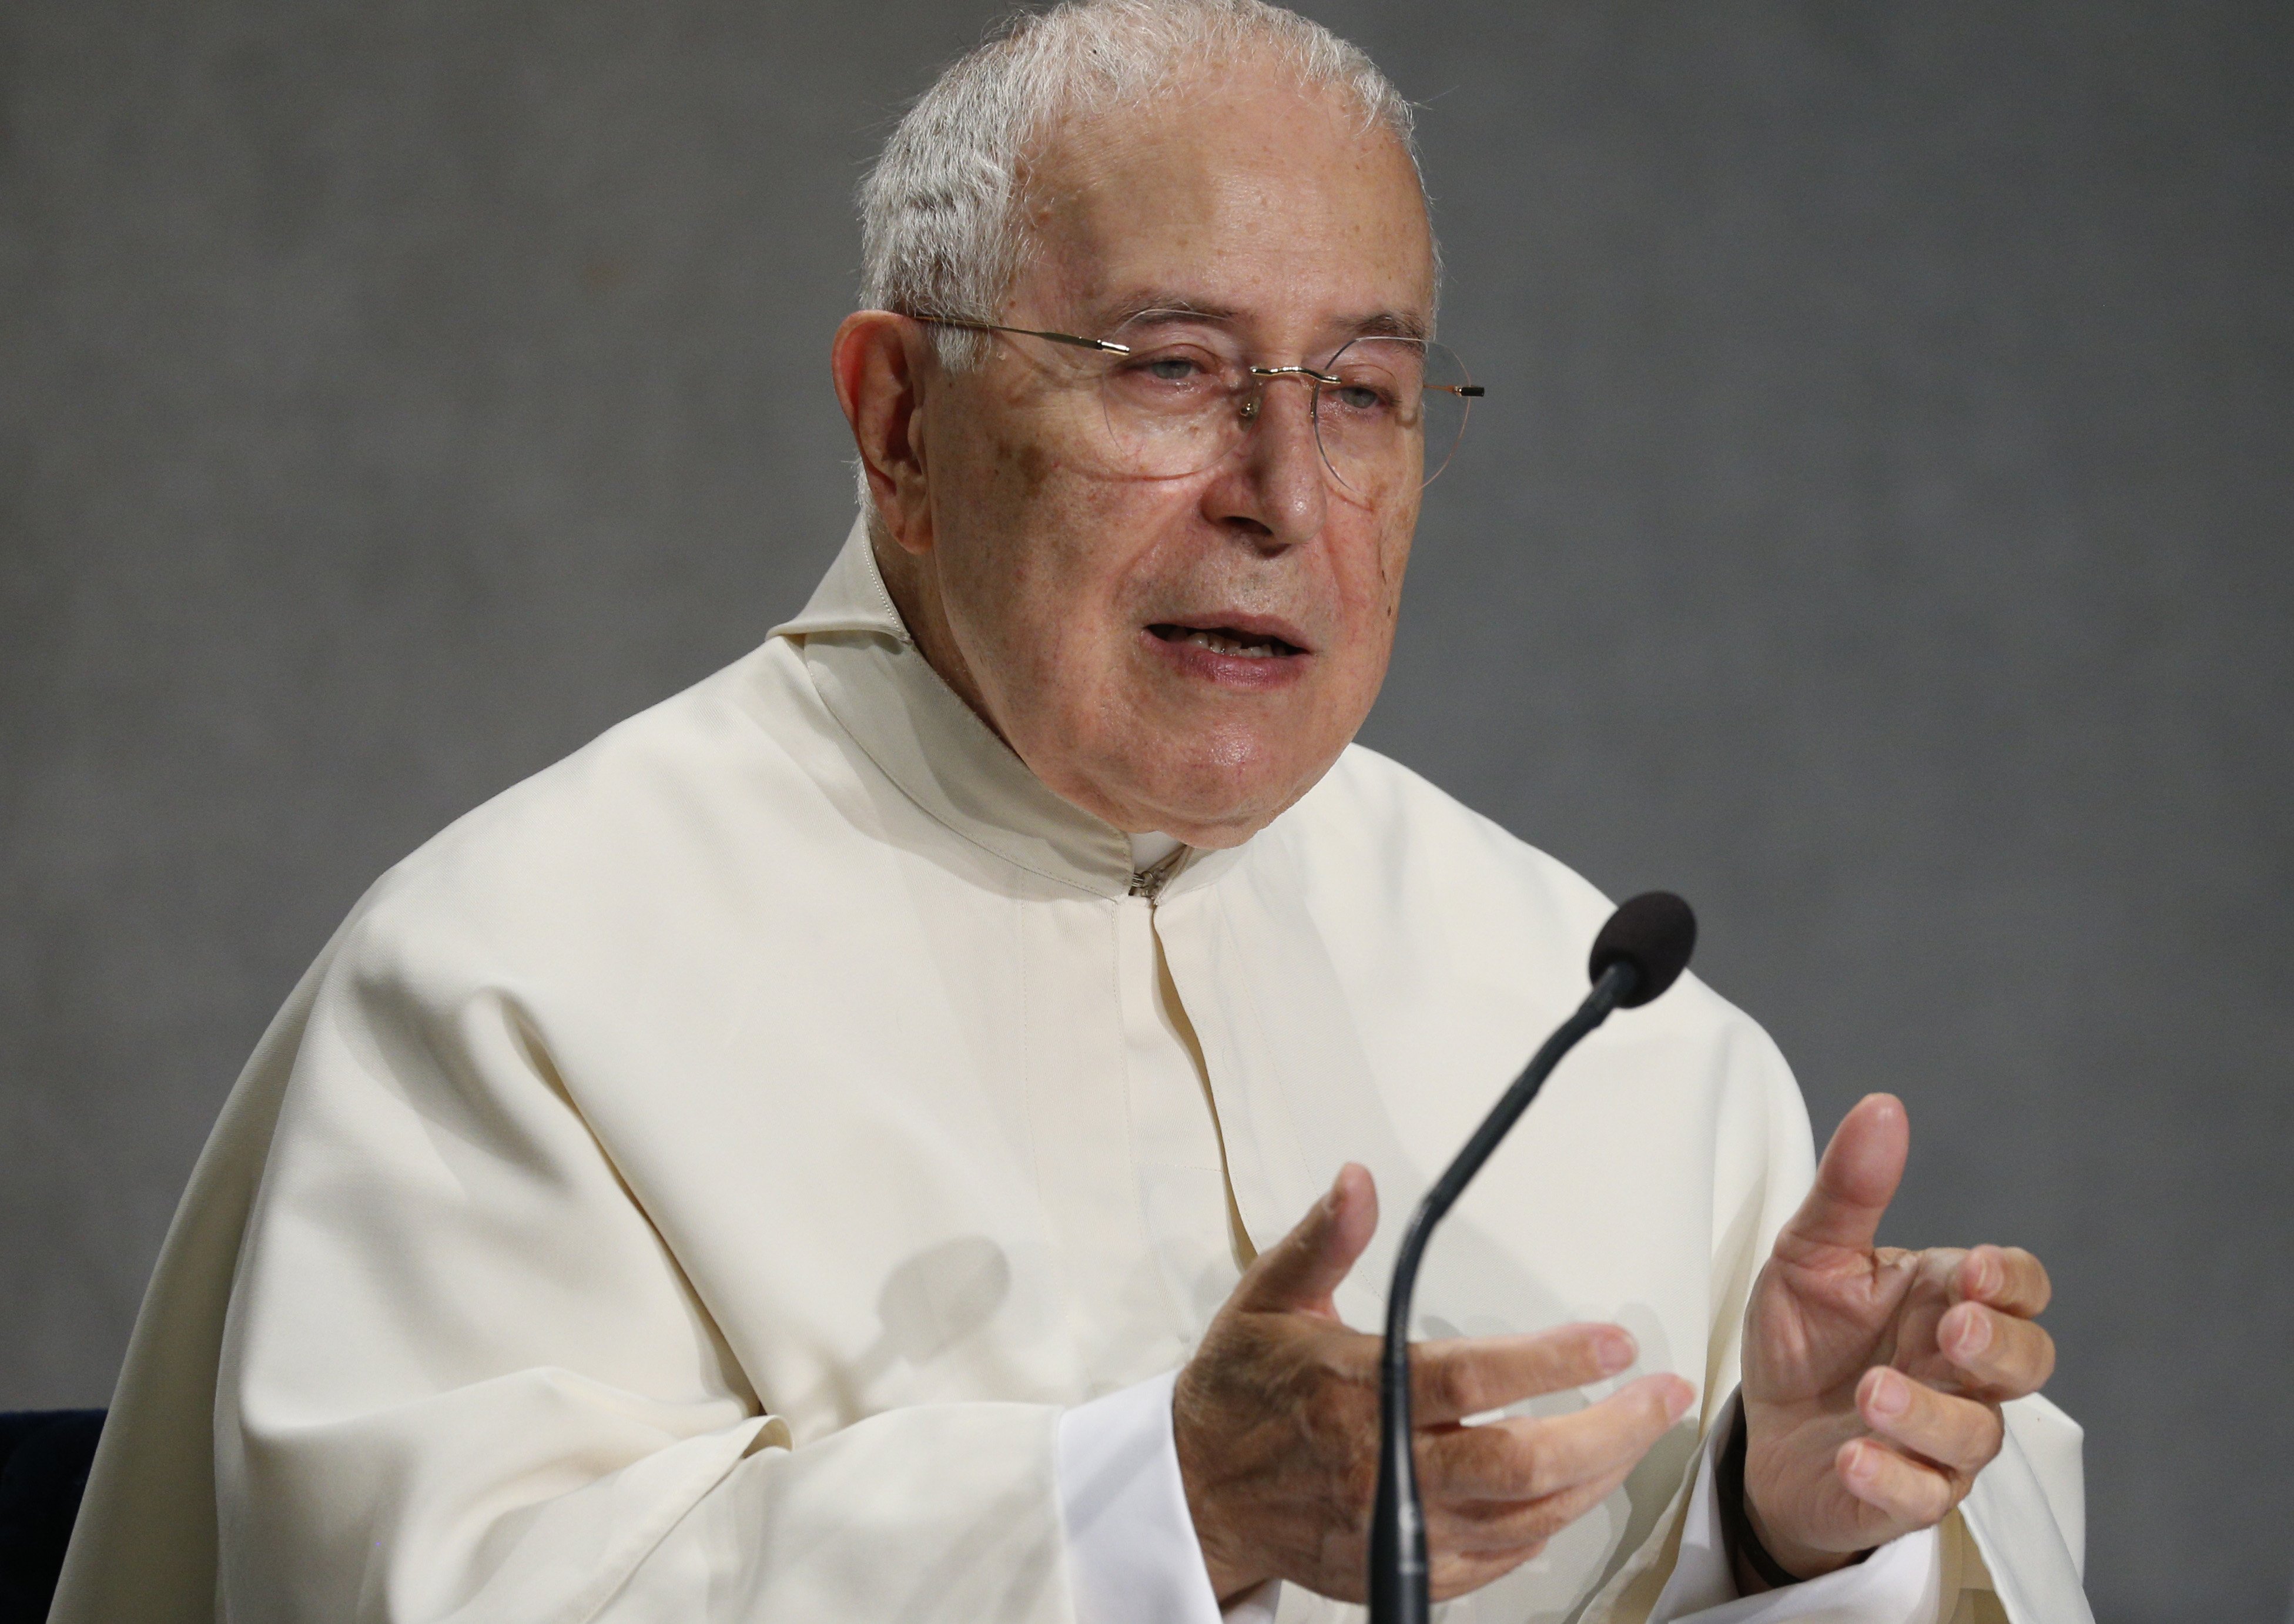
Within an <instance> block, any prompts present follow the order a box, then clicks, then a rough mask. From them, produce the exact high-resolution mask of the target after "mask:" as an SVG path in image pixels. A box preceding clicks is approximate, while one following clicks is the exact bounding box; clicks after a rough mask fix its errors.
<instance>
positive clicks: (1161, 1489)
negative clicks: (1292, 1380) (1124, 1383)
mask: <svg viewBox="0 0 2294 1624" xmlns="http://www.w3.org/2000/svg"><path fill="white" fill-rule="evenodd" d="M1178 1379H1179V1373H1178V1372H1177V1371H1175V1370H1171V1371H1167V1372H1165V1373H1164V1374H1163V1375H1161V1376H1155V1377H1153V1378H1152V1379H1151V1380H1149V1381H1144V1382H1141V1383H1139V1384H1137V1385H1136V1386H1132V1387H1126V1388H1124V1389H1123V1390H1122V1391H1121V1392H1119V1393H1109V1394H1108V1395H1107V1396H1106V1397H1105V1398H1103V1399H1094V1400H1093V1401H1091V1402H1090V1403H1088V1404H1079V1405H1078V1406H1077V1407H1076V1408H1075V1409H1070V1410H1069V1411H1068V1412H1067V1413H1066V1414H1065V1415H1062V1417H1060V1442H1059V1482H1060V1515H1061V1518H1062V1521H1063V1522H1064V1523H1065V1524H1066V1527H1067V1539H1068V1572H1069V1574H1070V1578H1071V1579H1073V1581H1074V1584H1075V1604H1076V1617H1077V1618H1078V1620H1081V1624H1222V1619H1224V1624H1273V1620H1274V1602H1275V1597H1276V1596H1277V1595H1278V1594H1279V1593H1280V1591H1281V1585H1280V1584H1279V1583H1268V1584H1265V1585H1262V1586H1260V1587H1258V1588H1257V1589H1256V1590H1253V1591H1252V1592H1250V1593H1249V1595H1248V1596H1242V1597H1241V1598H1239V1599H1238V1600H1237V1601H1236V1602H1235V1604H1234V1605H1233V1606H1232V1608H1230V1609H1228V1610H1227V1611H1226V1612H1225V1613H1224V1615H1222V1614H1221V1612H1220V1611H1219V1604H1218V1597H1217V1596H1215V1595H1213V1594H1212V1592H1211V1579H1210V1574H1209V1572H1208V1571H1207V1570H1206V1569H1205V1568H1204V1566H1203V1547H1202V1546H1201V1545H1200V1543H1199V1542H1198V1541H1197V1539H1195V1521H1194V1518H1193V1516H1192V1514H1189V1512H1188V1510H1187V1489H1186V1484H1185V1483H1184V1482H1182V1481H1181V1479H1180V1477H1179V1451H1178V1449H1177V1447H1176V1446H1175V1444H1174V1443H1173V1441H1172V1438H1171V1389H1172V1387H1173V1385H1174V1384H1175V1383H1176V1382H1177V1381H1178Z"/></svg>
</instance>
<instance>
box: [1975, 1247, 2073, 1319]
mask: <svg viewBox="0 0 2294 1624" xmlns="http://www.w3.org/2000/svg"><path fill="white" fill-rule="evenodd" d="M1952 1290H1953V1295H1956V1296H1958V1297H1961V1298H1964V1299H1965V1300H1966V1301H1968V1302H1971V1303H1989V1305H1990V1306H1991V1307H1993V1308H1996V1309H1998V1310H1999V1311H2001V1312H2003V1313H2009V1314H2014V1315H2016V1316H2018V1317H2020V1318H2021V1319H2025V1320H2032V1319H2036V1318H2038V1316H2039V1315H2040V1314H2042V1313H2045V1312H2046V1307H2047V1300H2048V1298H2050V1297H2051V1296H2053V1295H2054V1286H2053V1284H2052V1283H2051V1282H2050V1281H2049V1280H2048V1279H2047V1270H2046V1264H2044V1263H2040V1262H2039V1260H2038V1258H2036V1257H2034V1256H2032V1255H2030V1253H2029V1252H2026V1251H2024V1250H2023V1248H2022V1247H2021V1246H1977V1247H1975V1248H1974V1249H1973V1251H1971V1252H1969V1253H1968V1255H1966V1256H1965V1257H1964V1258H1962V1259H1961V1260H1960V1264H1959V1269H1958V1271H1957V1274H1956V1277H1955V1278H1954V1279H1953V1281H1952Z"/></svg>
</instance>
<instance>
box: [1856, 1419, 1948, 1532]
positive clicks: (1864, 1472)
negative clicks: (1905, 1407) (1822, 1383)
mask: <svg viewBox="0 0 2294 1624" xmlns="http://www.w3.org/2000/svg"><path fill="white" fill-rule="evenodd" d="M1833 1464H1834V1468H1835V1469H1836V1470H1837V1471H1838V1472H1839V1474H1840V1481H1841V1482H1843V1483H1844V1484H1846V1485H1847V1487H1848V1492H1849V1493H1851V1494H1852V1495H1854V1496H1855V1497H1856V1498H1858V1499H1859V1500H1861V1501H1863V1502H1864V1503H1865V1504H1866V1505H1867V1506H1871V1507H1873V1508H1874V1509H1875V1510H1876V1511H1879V1512H1881V1513H1882V1514H1884V1515H1886V1516H1887V1517H1888V1518H1889V1519H1890V1520H1891V1521H1892V1522H1893V1523H1896V1525H1897V1526H1898V1527H1899V1528H1908V1529H1909V1528H1930V1527H1932V1526H1934V1525H1935V1524H1936V1523H1940V1522H1942V1521H1943V1519H1944V1514H1946V1513H1947V1512H1948V1511H1949V1510H1950V1509H1951V1508H1952V1506H1954V1505H1955V1504H1956V1502H1957V1500H1958V1498H1959V1494H1958V1490H1957V1489H1956V1487H1955V1485H1954V1484H1953V1482H1952V1481H1951V1479H1950V1478H1948V1477H1947V1476H1946V1475H1945V1474H1943V1473H1941V1472H1940V1471H1938V1470H1937V1469H1936V1468H1935V1467H1933V1466H1922V1465H1921V1464H1919V1463H1918V1462H1916V1461H1911V1460H1907V1459H1905V1458H1904V1457H1903V1456H1901V1455H1899V1454H1898V1453H1897V1452H1896V1451H1895V1450H1893V1449H1890V1448H1889V1447H1888V1446H1887V1445H1886V1444H1884V1443H1882V1442H1880V1441H1878V1440H1877V1439H1875V1438H1858V1439H1854V1440H1852V1441H1850V1442H1847V1443H1843V1444H1842V1445H1841V1446H1840V1453H1839V1454H1838V1455H1836V1456H1834V1458H1833Z"/></svg>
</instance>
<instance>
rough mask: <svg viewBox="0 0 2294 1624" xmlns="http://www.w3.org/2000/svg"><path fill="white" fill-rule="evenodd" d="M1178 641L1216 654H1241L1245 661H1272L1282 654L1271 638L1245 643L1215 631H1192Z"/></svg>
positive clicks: (1185, 633) (1182, 634)
mask: <svg viewBox="0 0 2294 1624" xmlns="http://www.w3.org/2000/svg"><path fill="white" fill-rule="evenodd" d="M1178 640H1179V641H1180V642H1182V643H1192V644H1195V645H1196V646H1199V647H1202V648H1208V649H1209V650H1210V651H1211V652H1212V653H1213V654H1239V655H1241V657H1242V658H1243V659H1245V660H1272V659H1273V658H1274V656H1275V655H1276V654H1279V653H1281V648H1280V647H1279V646H1277V645H1276V644H1275V643H1274V642H1273V640H1272V639H1271V638H1270V639H1268V640H1267V641H1265V642H1254V643H1243V642H1239V641H1237V640H1236V639H1235V638H1233V637H1221V636H1220V635H1219V634H1218V633H1217V632H1215V631H1196V630H1194V629H1188V630H1185V631H1182V632H1181V633H1180V634H1179V639H1178Z"/></svg>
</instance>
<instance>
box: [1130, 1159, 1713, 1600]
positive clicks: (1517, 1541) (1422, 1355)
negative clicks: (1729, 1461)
mask: <svg viewBox="0 0 2294 1624" xmlns="http://www.w3.org/2000/svg"><path fill="white" fill-rule="evenodd" d="M1377 1228H1378V1193H1377V1191H1376V1190H1375V1189H1373V1188H1372V1186H1371V1176H1370V1173H1369V1172H1368V1171H1367V1170H1366V1169H1364V1168H1363V1167H1360V1166H1357V1165H1354V1164H1353V1163H1348V1164H1347V1165H1346V1166H1345V1167H1344V1168H1343V1169H1341V1170H1340V1171H1339V1173H1338V1180H1337V1181H1336V1182H1335V1183H1333V1184H1332V1185H1331V1186H1330V1193H1329V1194H1328V1195H1326V1196H1324V1197H1323V1198H1322V1199H1321V1200H1320V1201H1318V1202H1316V1203H1315V1204H1314V1208H1313V1209H1312V1210H1311V1211H1309V1212H1308V1213H1307V1214H1306V1216H1305V1217H1304V1218H1302V1219H1300V1220H1299V1221H1298V1226H1297V1228H1296V1229H1294V1230H1291V1231H1290V1233H1289V1234H1288V1235H1286V1236H1284V1237H1283V1238H1282V1240H1281V1243H1280V1244H1279V1245H1277V1246H1273V1247H1272V1248H1271V1249H1269V1250H1268V1251H1266V1252H1265V1253H1262V1254H1261V1255H1259V1258H1258V1261H1257V1262H1256V1263H1253V1264H1252V1265H1251V1266H1250V1269H1249V1271H1248V1272H1247V1273H1245V1274H1244V1275H1243V1277H1242V1279H1241V1281H1240V1282H1239V1283H1238V1284H1237V1285H1236V1287H1235V1288H1234V1294H1233V1295H1232V1296H1230V1297H1229V1298H1228V1299H1227V1301H1226V1305H1225V1306H1224V1308H1222V1309H1220V1311H1219V1313H1218V1317H1217V1318H1216V1320H1212V1321H1211V1327H1210V1329H1209V1331H1208V1333H1206V1334H1205V1336H1204V1337H1203V1342H1202V1345H1201V1346H1200V1348H1198V1349H1197V1350H1196V1351H1195V1356H1194V1357H1193V1358H1192V1359H1191V1360H1188V1361H1187V1365H1186V1368H1184V1370H1182V1371H1180V1373H1179V1382H1178V1387H1177V1391H1176V1393H1175V1395H1174V1398H1173V1401H1172V1424H1173V1431H1174V1434H1175V1439H1176V1441H1177V1445H1178V1455H1179V1472H1180V1475H1181V1477H1182V1478H1183V1479H1184V1482H1185V1483H1186V1489H1187V1508H1188V1510H1189V1511H1190V1512H1191V1513H1192V1514H1193V1517H1194V1523H1195V1533H1196V1536H1197V1538H1198V1539H1199V1540H1200V1543H1201V1545H1202V1550H1203V1559H1204V1562H1205V1563H1206V1564H1207V1565H1208V1567H1209V1570H1210V1576H1211V1585H1212V1588H1213V1589H1214V1590H1215V1591H1216V1593H1217V1595H1218V1596H1219V1598H1220V1600H1221V1601H1222V1602H1224V1601H1228V1600H1231V1599H1232V1598H1233V1597H1234V1596H1240V1595H1241V1594H1242V1593H1244V1592H1245V1591H1247V1590H1249V1589H1251V1588H1253V1587H1256V1586H1257V1585H1259V1584H1261V1583H1263V1582H1264V1581H1265V1580H1267V1579H1287V1580H1289V1581H1291V1582H1293V1583H1296V1584H1300V1585H1304V1586H1305V1587H1306V1588H1308V1589H1309V1590H1313V1591H1315V1592H1318V1593H1319V1594H1321V1595H1323V1596H1333V1597H1336V1598H1338V1599H1339V1600H1341V1601H1360V1600H1362V1599H1363V1593H1364V1591H1365V1589H1366V1587H1367V1580H1368V1572H1367V1564H1368V1562H1369V1545H1368V1532H1369V1529H1370V1508H1371V1498H1372V1496H1373V1494H1374V1492H1375V1490H1376V1487H1377V1482H1378V1376H1379V1338H1377V1337H1376V1336H1365V1335H1363V1333H1361V1332H1359V1331H1352V1330H1348V1329H1347V1328H1346V1326H1345V1325H1344V1324H1343V1323H1342V1322H1341V1321H1340V1320H1339V1319H1338V1310H1337V1308H1336V1307H1335V1306H1334V1305H1333V1303H1332V1302H1331V1294H1332V1293H1333V1292H1334V1291H1335V1290H1337V1288H1338V1282H1339V1281H1341V1280H1343V1279H1346V1272H1347V1271H1348V1270H1350V1269H1352V1268H1353V1267H1354V1260H1355V1259H1356V1258H1358V1257H1360V1256H1361V1255H1362V1252H1363V1247H1364V1246H1368V1245H1369V1244H1370V1238H1371V1234H1372V1233H1373V1232H1374V1231H1375V1230H1377ZM1634 1356H1635V1350H1634V1346H1633V1339H1632V1337H1631V1335H1630V1334H1629V1333H1627V1332H1626V1331H1625V1330H1624V1329H1623V1328H1622V1327H1620V1326H1614V1325H1572V1326H1564V1327H1563V1328H1560V1329H1559V1330H1555V1331H1548V1332H1546V1333H1544V1334H1543V1335H1542V1336H1476V1337H1460V1338H1458V1339H1456V1340H1452V1341H1445V1342H1423V1343H1419V1344H1414V1346H1413V1348H1412V1351H1411V1377H1412V1380H1411V1393H1412V1406H1413V1409H1414V1412H1415V1413H1414V1415H1413V1417H1412V1419H1413V1420H1414V1422H1415V1424H1416V1433H1415V1438H1414V1442H1415V1444H1416V1449H1417V1458H1418V1482H1419V1490H1420V1495H1421V1496H1422V1497H1423V1498H1424V1501H1425V1506H1426V1546H1427V1559H1428V1566H1429V1568H1430V1570H1431V1579H1432V1588H1433V1593H1434V1596H1435V1597H1436V1599H1437V1600H1439V1599H1441V1598H1444V1597H1446V1596H1459V1595H1462V1594H1464V1593H1465V1592H1467V1591H1468V1590H1474V1589H1478V1588H1479V1587H1482V1586H1483V1585H1485V1584H1488V1583H1489V1582H1490V1581H1491V1580H1492V1579H1496V1578H1498V1577H1500V1576H1501V1575H1502V1574H1505V1573H1507V1572H1509V1571H1512V1570H1513V1569H1514V1568H1516V1567H1517V1566H1519V1565H1520V1564H1521V1563H1525V1562H1527V1561H1528V1560H1529V1559H1530V1558H1531V1557H1533V1556H1534V1555H1537V1553H1538V1552H1539V1551H1541V1550H1542V1549H1543V1548H1544V1546H1545V1542H1546V1541H1547V1540H1548V1539H1551V1538H1552V1537H1553V1536H1554V1535H1555V1534H1556V1533H1557V1532H1558V1531H1560V1530H1561V1529H1563V1528H1565V1527H1566V1526H1567V1525H1568V1524H1569V1523H1572V1522H1574V1520H1575V1519H1576V1518H1578V1517H1579V1516H1581V1515H1582V1514H1584V1513H1585V1512H1586V1511H1588V1510H1590V1509H1591V1508H1592V1507H1593V1506H1597V1505H1598V1504H1599V1503H1600V1502H1601V1501H1602V1500H1603V1499H1604V1498H1607V1496H1608V1494H1609V1493H1610V1491H1611V1490H1615V1488H1616V1487H1617V1485H1618V1484H1619V1483H1621V1482H1623V1481H1624V1479H1625V1474H1627V1473H1628V1472H1631V1470H1632V1468H1633V1466H1634V1463H1635V1462H1637V1461H1639V1459H1640V1458H1641V1457H1642V1455H1643V1454H1645V1453H1646V1452H1647V1449H1648V1447H1649V1446H1650V1445H1651V1444H1653V1443H1655V1441H1657V1439H1658V1438H1659V1437H1661V1436H1663V1435H1664V1433H1665V1431H1666V1430H1667V1429H1668V1428H1669V1427H1671V1426H1672V1424H1673V1423H1674V1422H1676V1421H1678V1420H1679V1419H1680V1417H1681V1416H1682V1415H1683V1414H1684V1413H1685V1412H1686V1411H1687V1410H1688V1406H1689V1404H1690V1402H1691V1401H1693V1400H1694V1399H1695V1398H1696V1391H1695V1389H1693V1388H1692V1387H1690V1386H1689V1384H1688V1383H1687V1382H1685V1381H1683V1380H1681V1379H1680V1377H1679V1376H1643V1377H1642V1378H1641V1379H1640V1380H1639V1381H1637V1382H1633V1383H1631V1384H1627V1385H1626V1386H1624V1387H1623V1388H1621V1389H1619V1390H1618V1391H1617V1392H1616V1393H1614V1394H1612V1395H1611V1396H1610V1397H1608V1398H1607V1399H1604V1400H1603V1401H1601V1402H1599V1403H1598V1404H1594V1405H1590V1406H1589V1407H1587V1408H1586V1409H1582V1410H1579V1411H1578V1412H1577V1413H1575V1414H1574V1415H1570V1416H1563V1417H1556V1418H1554V1419H1551V1420H1539V1419H1533V1418H1530V1417H1509V1418H1507V1419H1504V1420H1500V1421H1492V1422H1488V1423H1485V1424H1484V1425H1477V1426H1464V1425H1460V1422H1462V1421H1463V1420H1464V1419H1465V1417H1468V1416H1473V1415H1479V1414H1482V1413H1483V1412H1484V1411H1486V1410H1493V1409H1502V1408H1504V1407H1505V1406H1507V1405H1509V1404H1511V1403H1513V1402H1515V1401H1517V1400H1521V1399H1526V1398H1532V1397H1534V1396H1535V1395H1537V1394H1539V1393H1558V1392H1561V1391H1563V1390H1564V1389H1566V1388H1571V1387H1581V1386H1583V1385H1585V1384H1587V1383H1589V1382H1596V1381H1599V1380H1601V1379H1602V1378H1604V1377H1606V1376H1615V1374H1617V1373H1618V1372H1619V1371H1621V1370H1623V1369H1624V1368H1626V1367H1627V1366H1629V1365H1631V1363H1632V1361H1633V1359H1634Z"/></svg>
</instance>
